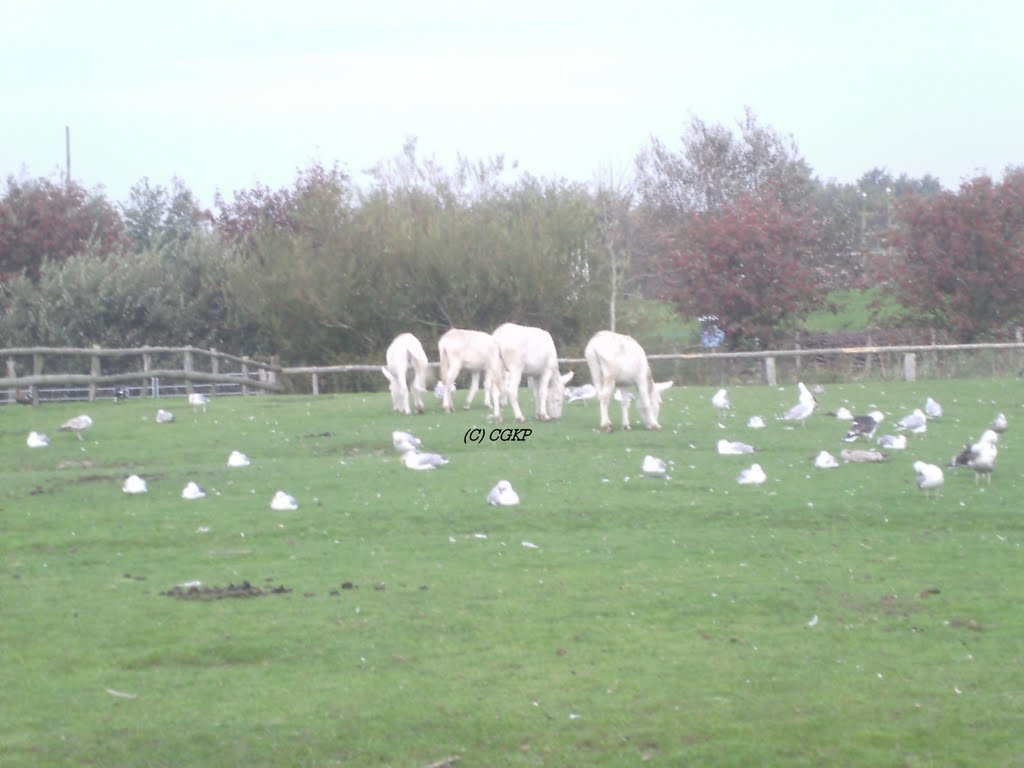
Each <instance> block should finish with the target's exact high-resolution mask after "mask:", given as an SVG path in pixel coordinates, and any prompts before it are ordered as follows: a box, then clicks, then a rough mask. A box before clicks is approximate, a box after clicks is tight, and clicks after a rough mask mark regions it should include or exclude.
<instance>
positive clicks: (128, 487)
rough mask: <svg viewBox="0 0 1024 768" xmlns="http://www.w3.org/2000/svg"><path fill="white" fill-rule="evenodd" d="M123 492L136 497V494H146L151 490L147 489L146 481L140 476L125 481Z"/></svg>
mask: <svg viewBox="0 0 1024 768" xmlns="http://www.w3.org/2000/svg"><path fill="white" fill-rule="evenodd" d="M121 490H122V491H124V492H125V493H127V494H130V495H133V496H134V495H135V494H136V493H145V492H146V491H147V490H149V489H148V488H146V481H145V480H143V479H142V478H141V477H139V476H138V475H131V476H130V477H129V478H128V479H126V480H125V481H124V485H122V486H121Z"/></svg>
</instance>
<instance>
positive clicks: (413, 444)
mask: <svg viewBox="0 0 1024 768" xmlns="http://www.w3.org/2000/svg"><path fill="white" fill-rule="evenodd" d="M391 444H392V445H393V446H395V450H396V451H398V452H399V453H408V452H409V451H413V452H417V451H419V449H420V447H421V446H422V445H423V441H422V440H420V439H419V438H418V437H413V436H412V435H410V434H409V433H408V432H402V431H401V430H397V429H396V430H395V431H394V432H392V433H391Z"/></svg>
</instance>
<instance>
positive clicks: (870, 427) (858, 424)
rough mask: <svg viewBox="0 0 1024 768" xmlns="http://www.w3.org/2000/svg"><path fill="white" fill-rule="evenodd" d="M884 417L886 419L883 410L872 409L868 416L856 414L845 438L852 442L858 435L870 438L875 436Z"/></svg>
mask: <svg viewBox="0 0 1024 768" xmlns="http://www.w3.org/2000/svg"><path fill="white" fill-rule="evenodd" d="M883 419H885V414H884V413H882V412H881V411H872V412H871V413H869V414H867V415H866V416H854V417H853V422H852V423H851V424H850V428H849V429H848V430H847V431H846V437H844V438H843V440H845V441H846V442H848V443H852V442H853V441H854V440H856V439H857V438H858V437H864V438H867V439H868V440H870V439H871V438H872V437H874V434H875V430H876V429H878V425H879V424H881V423H882V420H883Z"/></svg>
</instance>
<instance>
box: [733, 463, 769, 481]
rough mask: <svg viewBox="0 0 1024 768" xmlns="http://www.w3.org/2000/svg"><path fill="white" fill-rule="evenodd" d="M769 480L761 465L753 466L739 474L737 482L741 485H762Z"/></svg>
mask: <svg viewBox="0 0 1024 768" xmlns="http://www.w3.org/2000/svg"><path fill="white" fill-rule="evenodd" d="M767 479H768V475H766V474H765V473H764V470H763V469H761V465H760V464H751V465H750V466H749V467H747V468H746V469H744V470H743V471H742V472H740V473H739V475H738V476H737V477H736V482H737V483H739V484H740V485H760V484H761V483H763V482H764V481H765V480H767Z"/></svg>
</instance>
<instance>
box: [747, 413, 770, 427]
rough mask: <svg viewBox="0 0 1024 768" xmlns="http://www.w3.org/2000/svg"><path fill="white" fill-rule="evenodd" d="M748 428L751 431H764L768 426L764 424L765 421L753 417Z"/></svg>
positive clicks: (748, 422) (758, 417) (748, 423)
mask: <svg viewBox="0 0 1024 768" xmlns="http://www.w3.org/2000/svg"><path fill="white" fill-rule="evenodd" d="M747 426H748V427H750V428H751V429H764V428H765V427H766V426H768V425H767V424H765V423H764V419H762V418H761V417H760V416H751V417H750V419H749V420H748V421H747Z"/></svg>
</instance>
